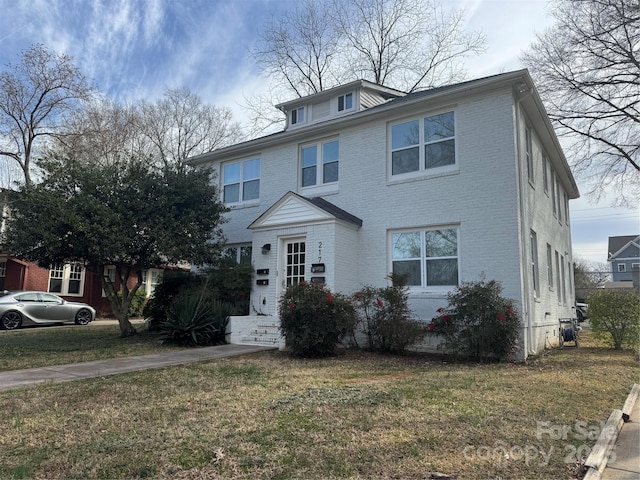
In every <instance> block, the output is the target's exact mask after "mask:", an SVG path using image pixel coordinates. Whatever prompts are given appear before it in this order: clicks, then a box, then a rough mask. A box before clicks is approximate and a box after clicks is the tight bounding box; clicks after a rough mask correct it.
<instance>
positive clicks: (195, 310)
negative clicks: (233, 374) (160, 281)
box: [160, 292, 234, 346]
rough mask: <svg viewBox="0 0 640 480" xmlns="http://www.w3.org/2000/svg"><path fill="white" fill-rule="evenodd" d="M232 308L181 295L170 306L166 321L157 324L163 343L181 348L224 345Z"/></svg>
mask: <svg viewBox="0 0 640 480" xmlns="http://www.w3.org/2000/svg"><path fill="white" fill-rule="evenodd" d="M233 312H234V307H233V306H232V305H229V304H226V303H222V302H218V301H216V300H214V299H213V298H212V297H211V296H210V295H207V294H206V293H193V292H184V293H181V294H179V295H178V296H177V297H176V298H175V299H174V300H173V301H172V302H171V305H170V306H169V309H168V311H167V318H166V320H164V321H163V322H162V323H161V324H160V333H161V338H162V339H163V340H164V341H167V342H172V343H178V344H181V345H194V346H195V345H198V346H202V345H215V344H220V343H224V337H225V333H226V328H227V324H228V322H229V316H230V315H232V314H233Z"/></svg>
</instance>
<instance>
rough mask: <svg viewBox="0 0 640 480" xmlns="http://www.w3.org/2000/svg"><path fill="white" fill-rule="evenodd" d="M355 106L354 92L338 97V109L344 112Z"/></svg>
mask: <svg viewBox="0 0 640 480" xmlns="http://www.w3.org/2000/svg"><path fill="white" fill-rule="evenodd" d="M352 108H353V93H346V94H344V95H340V96H339V97H338V111H339V112H344V111H345V110H351V109H352Z"/></svg>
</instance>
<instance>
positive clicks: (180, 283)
mask: <svg viewBox="0 0 640 480" xmlns="http://www.w3.org/2000/svg"><path fill="white" fill-rule="evenodd" d="M201 284H202V280H201V279H199V278H198V277H197V276H196V275H195V274H193V273H190V272H177V271H176V272H167V273H166V274H165V275H163V276H162V280H161V281H160V283H158V284H157V285H156V288H155V289H154V291H153V296H152V297H151V298H150V299H149V301H148V302H147V303H146V305H145V306H144V309H143V315H144V317H145V318H146V319H148V325H149V330H150V331H152V332H157V331H158V330H160V324H161V323H163V322H164V321H166V319H167V311H168V310H169V306H170V305H171V302H173V300H174V299H175V298H176V297H177V296H178V295H179V294H180V293H181V292H182V291H185V290H194V289H197V288H198V287H199V286H200V285H201Z"/></svg>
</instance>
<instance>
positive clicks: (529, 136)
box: [524, 124, 536, 187]
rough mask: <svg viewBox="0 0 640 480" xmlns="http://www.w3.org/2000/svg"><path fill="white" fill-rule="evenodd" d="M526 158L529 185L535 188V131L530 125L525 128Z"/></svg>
mask: <svg viewBox="0 0 640 480" xmlns="http://www.w3.org/2000/svg"><path fill="white" fill-rule="evenodd" d="M524 156H525V161H526V162H527V165H526V166H527V178H528V179H529V184H530V185H531V186H532V187H535V179H536V175H535V173H536V172H535V170H536V164H535V159H534V155H533V129H532V128H531V126H530V125H528V124H527V125H525V127H524Z"/></svg>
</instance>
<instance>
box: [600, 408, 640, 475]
mask: <svg viewBox="0 0 640 480" xmlns="http://www.w3.org/2000/svg"><path fill="white" fill-rule="evenodd" d="M601 478H602V480H639V479H640V401H639V400H638V399H637V398H636V399H635V403H634V405H633V408H632V409H631V413H630V414H629V421H627V422H624V423H623V424H622V427H621V428H620V432H619V433H618V438H617V439H616V443H615V445H614V447H613V450H612V451H611V455H610V456H609V459H608V461H607V466H606V467H605V469H604V471H603V472H602V477H601Z"/></svg>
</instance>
